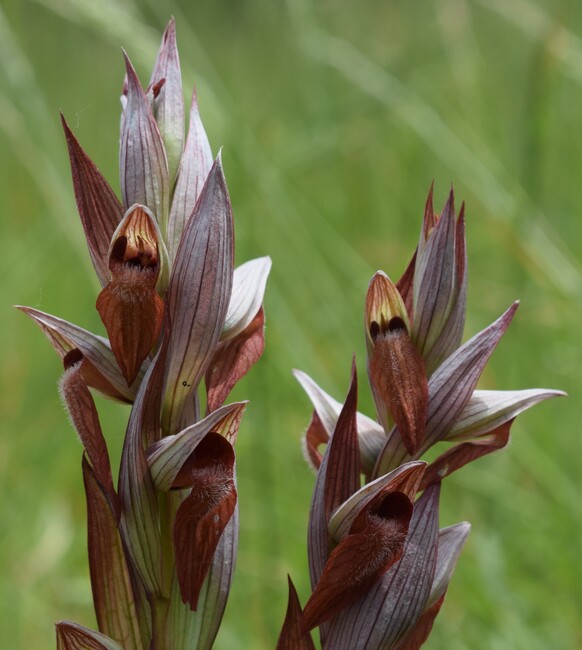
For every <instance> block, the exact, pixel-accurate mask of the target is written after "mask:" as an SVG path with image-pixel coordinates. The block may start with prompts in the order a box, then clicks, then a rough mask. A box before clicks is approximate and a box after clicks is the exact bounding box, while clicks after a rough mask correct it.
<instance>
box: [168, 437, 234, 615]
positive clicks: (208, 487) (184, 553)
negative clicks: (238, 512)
mask: <svg viewBox="0 0 582 650" xmlns="http://www.w3.org/2000/svg"><path fill="white" fill-rule="evenodd" d="M191 461H192V462H191V464H190V468H189V470H190V471H189V474H190V480H189V485H190V486H191V487H192V490H191V492H190V494H189V495H188V496H187V497H186V498H185V499H184V501H182V503H181V504H180V507H179V508H178V510H177V512H176V517H175V521H174V533H173V540H174V555H175V558H176V573H177V575H178V583H179V585H180V593H181V594H182V601H183V602H184V603H188V604H189V605H190V608H191V609H192V610H194V611H196V609H197V607H198V598H199V596H200V590H201V589H202V585H203V583H204V580H205V578H206V575H207V574H208V570H209V568H210V565H211V563H212V558H213V557H214V553H215V551H216V548H217V545H218V542H219V540H220V537H221V535H222V533H223V531H224V530H225V528H226V526H227V524H228V522H229V521H230V519H231V518H232V516H233V514H234V510H235V506H236V501H237V493H236V488H235V485H234V449H233V448H232V445H231V444H230V443H229V442H228V441H227V440H226V439H225V438H223V437H222V436H221V435H220V434H218V433H212V432H211V433H208V434H206V436H205V437H204V438H203V439H202V441H200V443H199V444H198V445H197V446H196V449H195V450H194V452H193V454H192V457H191ZM180 487H185V486H184V485H181V486H180Z"/></svg>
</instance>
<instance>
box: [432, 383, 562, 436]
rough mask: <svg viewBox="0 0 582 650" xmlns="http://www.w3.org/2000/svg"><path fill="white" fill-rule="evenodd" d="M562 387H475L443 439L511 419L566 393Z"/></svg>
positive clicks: (483, 430) (481, 430)
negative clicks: (514, 388) (512, 388)
mask: <svg viewBox="0 0 582 650" xmlns="http://www.w3.org/2000/svg"><path fill="white" fill-rule="evenodd" d="M565 395H566V393H564V392H563V391H561V390H550V389H547V388H531V389H529V390H476V391H474V392H473V394H472V395H471V399H470V400H469V402H468V403H467V405H466V406H465V408H464V409H463V410H462V411H461V414H460V415H459V417H458V418H457V420H456V421H455V423H454V424H453V426H452V427H451V429H450V430H449V431H448V432H447V434H446V436H445V438H444V439H445V440H465V439H467V438H475V437H476V436H479V435H481V434H483V433H486V432H488V431H491V429H495V428H496V427H498V426H500V425H502V424H504V423H505V422H507V421H508V420H513V418H515V417H517V416H518V415H519V414H520V413H522V412H523V411H526V410H527V409H529V408H531V407H532V406H534V405H535V404H538V403H539V402H543V401H544V400H547V399H552V398H553V397H562V396H565Z"/></svg>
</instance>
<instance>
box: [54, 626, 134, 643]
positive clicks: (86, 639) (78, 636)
mask: <svg viewBox="0 0 582 650" xmlns="http://www.w3.org/2000/svg"><path fill="white" fill-rule="evenodd" d="M56 628H57V650H124V648H123V647H122V646H120V645H119V644H118V643H116V642H115V641H113V639H110V638H108V637H107V636H105V634H101V633H100V632H94V631H93V630H90V629H89V628H86V627H83V626H82V625H78V624H77V623H72V622H71V621H61V622H60V623H57V626H56Z"/></svg>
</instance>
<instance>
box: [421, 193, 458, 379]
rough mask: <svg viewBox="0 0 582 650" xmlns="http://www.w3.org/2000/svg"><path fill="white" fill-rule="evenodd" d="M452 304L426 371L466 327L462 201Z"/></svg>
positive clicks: (448, 350) (444, 355)
mask: <svg viewBox="0 0 582 650" xmlns="http://www.w3.org/2000/svg"><path fill="white" fill-rule="evenodd" d="M453 276H454V277H453V290H452V293H451V306H450V311H449V314H448V316H447V318H446V322H445V323H443V326H442V328H441V332H440V333H439V334H438V336H437V338H436V340H435V342H434V344H433V345H432V347H431V349H430V350H429V351H427V352H426V354H425V364H426V368H427V374H428V375H429V376H430V375H431V374H432V373H433V372H434V370H436V368H438V367H439V366H440V364H441V363H442V362H443V361H444V360H445V359H446V358H447V357H448V356H449V355H451V354H452V353H453V352H454V351H455V350H456V349H457V348H458V347H459V346H460V345H461V340H462V338H463V330H464V329H465V315H466V311H467V245H466V242H465V204H464V203H463V204H462V205H461V210H460V212H459V217H458V219H457V221H456V223H455V260H454V274H453Z"/></svg>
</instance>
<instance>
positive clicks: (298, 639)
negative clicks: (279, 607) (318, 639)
mask: <svg viewBox="0 0 582 650" xmlns="http://www.w3.org/2000/svg"><path fill="white" fill-rule="evenodd" d="M287 581H288V583H289V602H288V605H287V613H286V614H285V622H284V623H283V627H282V629H281V634H280V635H279V640H278V641H277V647H276V649H275V650H315V645H314V643H313V641H312V639H311V635H310V634H309V633H308V632H307V633H303V631H302V629H301V614H302V611H301V604H300V602H299V597H298V596H297V591H296V589H295V585H294V584H293V582H292V580H291V578H290V577H289V576H287Z"/></svg>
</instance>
